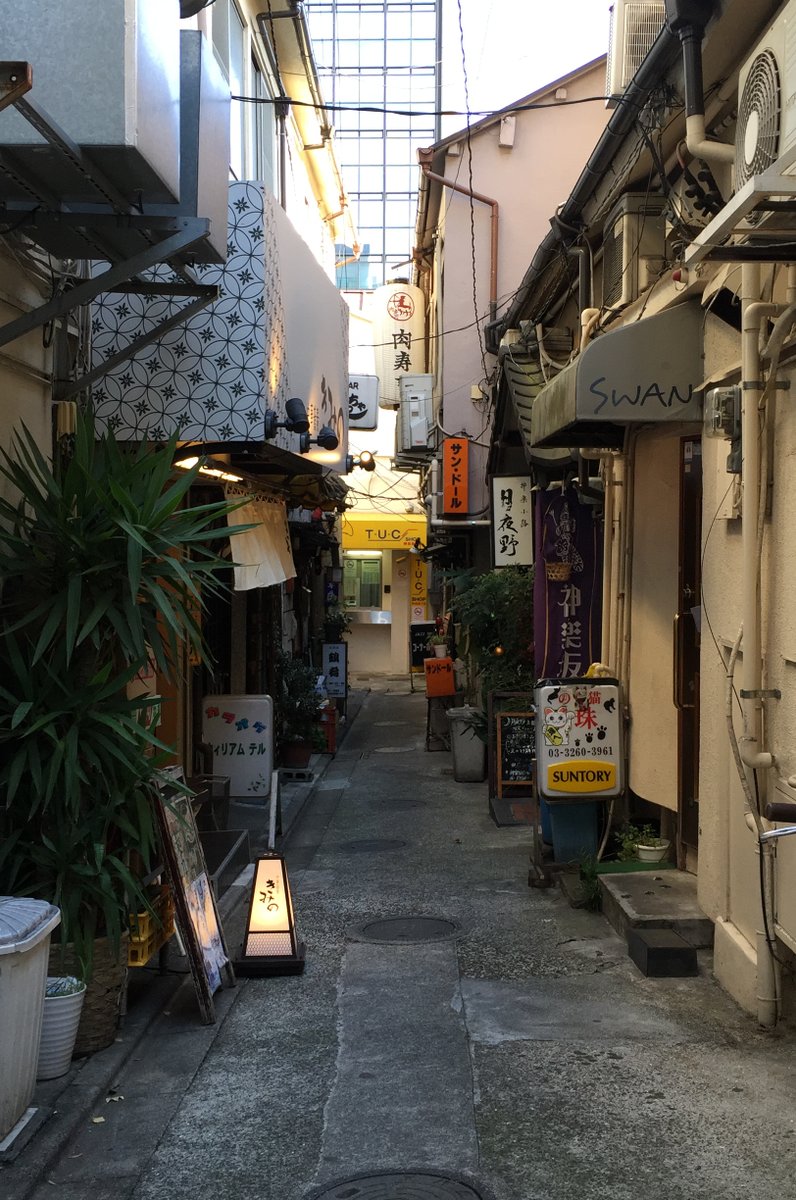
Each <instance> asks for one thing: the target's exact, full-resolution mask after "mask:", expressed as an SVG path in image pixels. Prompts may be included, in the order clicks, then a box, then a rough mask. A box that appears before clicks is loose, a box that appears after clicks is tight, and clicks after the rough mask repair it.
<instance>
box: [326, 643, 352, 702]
mask: <svg viewBox="0 0 796 1200" xmlns="http://www.w3.org/2000/svg"><path fill="white" fill-rule="evenodd" d="M347 655H348V646H347V645H346V643H345V642H324V643H323V673H324V675H325V676H326V695H327V696H332V697H337V696H342V697H343V698H345V696H346V695H347V692H348V659H347Z"/></svg>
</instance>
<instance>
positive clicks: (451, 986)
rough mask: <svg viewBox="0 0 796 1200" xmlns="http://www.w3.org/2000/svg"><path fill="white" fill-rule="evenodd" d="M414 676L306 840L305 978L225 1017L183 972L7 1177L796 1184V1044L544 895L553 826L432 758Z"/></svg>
mask: <svg viewBox="0 0 796 1200" xmlns="http://www.w3.org/2000/svg"><path fill="white" fill-rule="evenodd" d="M393 687H394V688H395V691H394V692H390V691H382V692H376V691H373V692H370V693H368V694H367V696H366V697H365V699H364V702H363V704H362V708H361V710H360V712H359V714H358V716H357V717H356V720H355V722H354V724H353V725H352V727H351V728H350V730H349V731H348V734H347V737H346V739H345V742H344V744H343V747H342V749H341V750H340V751H339V752H338V754H337V756H336V758H335V759H333V760H332V761H331V763H330V765H329V767H328V769H327V770H326V772H325V774H324V775H323V777H322V778H321V780H320V781H319V784H318V785H317V786H316V788H315V790H314V793H313V794H312V796H311V797H310V799H309V801H308V803H307V804H306V805H305V807H304V809H303V812H302V814H301V817H300V819H299V821H298V822H297V824H296V825H295V826H294V829H293V831H292V834H291V836H290V838H289V839H288V846H287V858H288V864H289V867H290V871H291V886H292V891H293V896H294V902H295V907H296V916H297V921H298V923H299V926H300V933H301V936H302V937H303V939H304V940H305V942H306V947H307V950H306V956H307V965H306V971H305V973H304V974H303V975H302V976H298V977H291V978H282V979H262V980H257V979H249V980H240V981H239V983H238V986H237V987H236V988H235V989H234V990H229V991H225V992H221V993H219V994H217V996H216V1000H217V1011H218V1021H217V1024H216V1025H215V1026H213V1027H209V1028H204V1027H202V1026H201V1025H200V1024H199V1021H198V1017H197V1013H196V1007H195V1000H194V997H193V992H192V988H191V984H190V980H189V979H188V980H185V981H183V984H182V986H181V988H180V990H179V991H178V992H177V993H176V995H174V996H172V998H171V1001H170V1002H169V1003H167V1004H166V1007H165V1009H164V1010H163V1012H162V1014H161V1015H159V1016H158V1017H157V1018H156V1019H155V1020H153V1021H152V1022H151V1024H150V1026H149V1028H148V1031H147V1033H146V1035H145V1036H144V1037H143V1038H142V1039H141V1040H140V1041H139V1042H138V1044H137V1046H136V1048H135V1050H134V1052H133V1053H132V1055H131V1056H130V1057H129V1059H128V1061H127V1062H126V1064H125V1065H124V1066H123V1068H122V1069H121V1070H120V1073H119V1075H118V1078H115V1079H114V1080H113V1086H112V1088H111V1089H110V1090H109V1093H108V1096H107V1097H102V1096H100V1097H99V1099H98V1101H97V1103H96V1105H95V1106H94V1107H93V1108H91V1109H90V1112H89V1113H88V1114H87V1116H86V1119H85V1120H84V1121H83V1122H82V1124H81V1125H80V1127H79V1129H78V1136H77V1137H76V1138H73V1139H72V1140H71V1141H70V1143H69V1144H68V1146H67V1147H66V1149H65V1150H64V1152H63V1153H62V1155H61V1156H60V1158H59V1159H58V1160H57V1161H55V1162H52V1163H51V1164H50V1165H49V1166H48V1168H47V1169H46V1171H45V1172H44V1175H43V1176H41V1177H40V1178H39V1179H38V1181H36V1182H35V1183H34V1182H31V1180H32V1174H31V1171H32V1166H31V1163H32V1160H33V1159H35V1158H36V1155H37V1149H36V1143H35V1142H34V1144H33V1145H32V1146H31V1147H30V1149H29V1150H28V1151H27V1152H26V1154H25V1155H24V1156H23V1158H22V1159H21V1160H20V1161H19V1163H18V1164H17V1166H15V1167H14V1168H10V1169H8V1170H7V1171H5V1170H4V1172H3V1174H2V1176H0V1191H3V1184H4V1183H5V1182H6V1180H8V1181H9V1183H10V1185H11V1190H10V1192H8V1193H7V1192H3V1194H4V1195H10V1196H11V1197H12V1198H13V1200H17V1198H18V1197H19V1198H21V1197H22V1196H23V1195H24V1196H25V1197H33V1200H43V1198H44V1197H48V1198H49V1197H51V1196H52V1195H53V1194H58V1195H59V1196H60V1197H61V1198H62V1200H78V1198H79V1200H86V1198H88V1197H91V1198H92V1200H106V1198H110V1197H111V1196H112V1197H114V1200H123V1198H127V1197H129V1198H131V1200H163V1198H164V1197H165V1198H169V1200H182V1198H188V1197H190V1198H191V1200H219V1198H225V1197H229V1198H230V1200H232V1198H234V1200H305V1198H310V1197H311V1198H312V1200H319V1198H321V1197H322V1198H323V1200H332V1198H334V1200H342V1198H344V1197H345V1198H351V1200H354V1198H358V1200H360V1198H361V1200H378V1198H382V1200H390V1198H392V1200H395V1198H398V1197H401V1198H404V1200H410V1198H411V1200H422V1198H424V1197H428V1198H430V1200H468V1198H470V1200H472V1198H473V1197H474V1198H476V1200H478V1198H480V1200H575V1198H577V1200H592V1198H596V1197H606V1198H610V1200H631V1198H633V1200H635V1198H636V1197H638V1196H639V1195H646V1196H649V1197H650V1198H651V1200H653V1198H656V1197H664V1196H665V1197H667V1198H668V1200H685V1198H686V1197H688V1198H691V1197H693V1196H695V1195H699V1196H700V1197H702V1200H741V1198H744V1200H745V1198H746V1197H748V1196H749V1195H754V1196H755V1197H756V1200H774V1198H775V1197H777V1198H784V1197H788V1196H796V1184H794V1175H795V1167H796V1162H795V1160H796V1110H795V1109H794V1105H793V1095H794V1092H793V1079H794V1068H796V1049H794V1042H793V1040H792V1038H788V1037H783V1036H779V1035H776V1034H775V1035H771V1034H764V1033H762V1032H761V1031H759V1030H758V1028H757V1027H756V1025H755V1023H754V1022H753V1021H752V1020H751V1019H750V1018H748V1017H746V1016H745V1015H743V1014H742V1013H741V1011H740V1010H739V1009H738V1008H736V1006H735V1005H734V1004H733V1002H732V1001H731V1000H730V999H729V998H728V997H727V996H726V994H725V993H724V992H722V991H721V990H720V989H719V987H718V986H717V985H716V984H715V982H714V981H713V979H712V976H711V960H710V957H709V955H708V954H707V953H706V952H701V955H700V975H699V977H698V978H692V979H647V978H644V977H643V976H642V975H641V973H640V972H639V971H638V970H637V969H636V967H635V966H634V965H633V964H632V962H631V961H630V959H629V958H628V957H627V953H626V948H625V946H624V943H623V942H621V941H620V940H619V938H618V937H617V936H616V935H615V933H614V931H613V930H612V928H611V927H610V926H609V925H608V923H607V921H606V920H605V919H604V917H602V916H601V915H600V914H593V913H589V912H586V911H585V910H582V909H573V908H572V907H570V905H569V904H568V902H567V901H566V900H565V899H564V898H563V896H562V895H561V893H560V892H559V891H558V890H557V889H551V890H550V891H539V890H534V889H530V888H529V887H528V885H527V875H528V855H529V845H530V831H529V829H528V827H526V826H517V827H505V828H498V827H497V826H496V825H495V824H494V823H493V821H492V819H491V818H490V816H489V812H488V807H487V800H486V793H485V787H484V785H483V784H463V783H457V782H455V781H454V780H453V777H452V771H451V758H450V755H449V754H448V753H447V752H444V751H443V752H437V753H428V752H426V750H425V737H424V732H425V717H426V701H425V697H424V696H423V695H422V694H417V693H415V694H410V693H409V692H408V689H406V688H405V687H404V686H403V685H401V684H398V683H396V684H394V685H393ZM239 891H240V895H241V897H243V895H244V894H245V888H242V887H241V888H240V889H239ZM244 907H245V906H244V905H243V904H242V903H240V904H238V905H237V907H236V909H235V910H234V913H233V914H232V915H231V916H228V917H227V918H226V919H225V927H226V936H227V942H228V945H229V947H230V949H232V948H233V947H234V946H235V945H236V944H237V942H238V941H239V939H240V935H241V920H242V917H243V909H244ZM395 918H405V919H406V923H403V924H400V925H399V926H398V927H397V933H398V939H399V940H397V941H395V940H390V939H391V928H392V929H394V928H395V927H390V926H389V924H387V923H386V922H388V921H389V920H390V919H395ZM416 918H422V919H423V921H417V923H413V919H416ZM424 922H427V924H426V925H425V926H424ZM152 986H153V988H155V989H156V987H157V979H155V980H154V981H153V985H152ZM133 1018H134V1014H133ZM125 1036H126V1034H125V1031H124V1030H123V1031H122V1041H123V1040H124V1037H125ZM99 1057H100V1058H101V1057H102V1056H99ZM92 1070H96V1061H95V1060H89V1062H88V1063H87V1064H86V1066H85V1067H84V1068H83V1069H82V1071H77V1073H76V1075H75V1073H74V1072H73V1076H74V1077H73V1079H72V1080H71V1083H70V1087H69V1088H68V1089H67V1093H64V1095H63V1097H62V1100H63V1102H64V1103H62V1104H61V1103H59V1105H58V1107H59V1110H62V1109H63V1110H64V1111H65V1110H66V1109H68V1106H69V1104H70V1103H72V1102H73V1101H74V1097H75V1095H76V1094H77V1093H79V1092H80V1091H81V1089H85V1088H88V1087H90V1078H91V1072H92ZM84 1072H85V1076H84ZM86 1080H89V1082H86ZM70 1094H71V1095H70ZM106 1100H109V1101H110V1100H117V1102H115V1103H110V1102H108V1103H106V1102H105V1101H106ZM98 1117H99V1118H102V1120H96V1118H98ZM59 1119H60V1118H59V1117H58V1116H56V1117H55V1118H54V1122H55V1123H57V1122H58V1120H59ZM25 1179H27V1180H28V1184H27V1185H26V1186H24V1187H23V1183H24V1181H25Z"/></svg>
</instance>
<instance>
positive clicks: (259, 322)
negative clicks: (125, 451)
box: [92, 181, 290, 445]
mask: <svg viewBox="0 0 796 1200" xmlns="http://www.w3.org/2000/svg"><path fill="white" fill-rule="evenodd" d="M274 204H275V201H274V199H273V197H272V196H271V195H270V193H268V192H267V191H266V189H265V187H264V186H263V185H262V184H261V183H257V182H252V181H246V182H243V183H232V184H230V189H229V229H228V247H227V252H228V257H227V261H226V263H224V264H223V265H220V266H213V265H198V266H196V267H195V268H194V270H195V273H196V274H197V275H198V276H199V278H200V281H201V282H202V283H203V284H214V285H216V286H217V287H219V288H220V295H219V298H218V300H217V301H215V303H213V304H211V305H208V306H207V308H204V309H202V310H201V312H199V313H197V314H196V315H195V316H193V317H191V318H190V319H189V320H188V321H186V322H184V323H183V324H181V325H178V326H176V327H175V328H174V329H170V330H168V331H167V332H166V333H164V334H163V335H162V337H159V338H157V339H156V340H155V341H153V342H150V343H149V344H148V345H147V346H145V347H143V349H141V350H139V351H138V352H137V353H136V354H134V355H133V356H132V357H131V358H128V359H126V360H125V361H123V362H121V363H119V364H118V365H117V366H115V367H113V368H112V369H111V370H110V371H109V372H108V373H107V375H105V376H103V377H102V378H101V379H100V380H98V381H97V383H96V385H95V387H94V389H93V404H94V409H95V413H96V417H97V421H98V424H99V425H100V426H101V427H103V428H106V429H108V430H109V431H111V432H112V433H113V434H114V435H115V437H116V438H117V439H118V440H120V441H139V440H145V439H151V440H161V439H165V438H167V437H168V436H169V435H170V434H172V433H174V432H176V431H179V434H180V437H181V439H182V440H184V441H224V442H246V441H254V442H262V440H263V412H264V409H265V408H266V407H268V408H273V409H276V411H277V412H278V413H280V414H281V413H284V407H285V401H286V400H287V398H288V396H289V395H290V392H289V391H288V379H287V364H288V353H287V351H288V347H287V335H286V329H285V317H284V311H283V304H282V296H283V288H282V281H281V280H280V275H279V255H278V239H277V236H276V226H275V218H274ZM97 269H98V270H100V269H101V268H100V267H99V266H98V268H97ZM147 276H148V278H151V279H158V280H161V281H166V282H171V281H176V280H177V279H178V276H176V275H175V274H174V272H173V271H172V270H171V268H170V267H168V266H167V265H165V264H162V265H159V266H157V267H155V268H154V269H153V270H152V271H150V272H148V273H147ZM187 303H190V297H187V298H186V297H184V296H182V297H176V298H170V297H167V296H158V295H156V294H155V293H152V294H148V295H131V294H126V293H125V294H122V293H107V294H105V295H103V296H101V298H100V299H99V300H98V301H96V302H95V303H94V305H93V308H92V360H93V365H99V364H100V363H101V362H102V360H103V359H106V358H109V357H111V355H113V354H116V353H118V352H119V351H121V350H123V349H124V348H125V346H127V345H129V344H130V343H131V342H132V341H133V340H134V339H135V338H136V337H139V336H140V335H141V334H142V333H143V332H146V331H147V330H149V329H152V328H153V327H154V326H155V325H156V324H157V323H158V322H160V321H162V320H164V319H165V318H167V317H169V316H171V315H172V314H174V313H177V312H178V311H179V310H180V308H183V307H184V306H185V305H186V304H187ZM283 439H284V435H282V431H280V437H279V438H278V439H277V440H278V441H279V442H282V444H283V445H287V443H286V442H285V441H284V440H283Z"/></svg>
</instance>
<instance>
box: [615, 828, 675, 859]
mask: <svg viewBox="0 0 796 1200" xmlns="http://www.w3.org/2000/svg"><path fill="white" fill-rule="evenodd" d="M616 840H617V842H618V844H619V850H618V852H617V858H618V859H619V861H620V862H631V861H633V860H634V859H638V861H639V862H662V861H663V859H664V858H665V857H666V855H667V854H668V852H669V846H670V844H671V843H670V842H669V840H668V839H667V838H662V837H659V836H658V834H656V832H655V830H654V829H653V827H652V825H642V826H638V825H625V826H623V828H622V829H620V830H619V832H618V833H617V834H616Z"/></svg>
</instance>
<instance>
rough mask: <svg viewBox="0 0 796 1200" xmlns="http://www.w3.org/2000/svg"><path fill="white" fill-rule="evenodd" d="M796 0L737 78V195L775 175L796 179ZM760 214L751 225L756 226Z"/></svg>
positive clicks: (778, 19)
mask: <svg viewBox="0 0 796 1200" xmlns="http://www.w3.org/2000/svg"><path fill="white" fill-rule="evenodd" d="M794 88H796V0H792V2H791V3H790V4H788V5H786V7H785V8H784V9H783V11H782V12H781V13H780V14H779V16H778V17H777V19H776V21H774V23H773V25H772V26H771V27H770V29H769V30H768V31H767V32H766V34H765V36H764V37H763V38H762V39H761V40H760V42H758V44H757V46H756V47H755V49H754V50H753V51H752V54H751V55H750V56H749V58H748V59H747V60H746V62H745V63H744V65H743V66H742V67H741V70H740V72H739V74H738V121H737V124H736V127H735V191H736V192H738V191H740V189H741V188H742V187H743V186H744V184H745V183H747V182H748V180H750V179H753V178H754V177H755V176H756V175H762V174H763V173H764V172H767V171H770V170H774V171H776V172H777V173H778V174H782V175H796V105H794V104H793V91H794ZM761 219H762V214H760V213H750V214H749V215H748V216H747V220H748V221H750V222H751V223H753V224H754V223H756V221H759V220H761Z"/></svg>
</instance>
